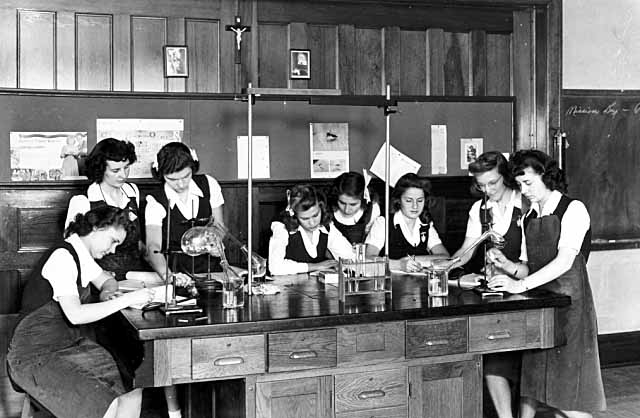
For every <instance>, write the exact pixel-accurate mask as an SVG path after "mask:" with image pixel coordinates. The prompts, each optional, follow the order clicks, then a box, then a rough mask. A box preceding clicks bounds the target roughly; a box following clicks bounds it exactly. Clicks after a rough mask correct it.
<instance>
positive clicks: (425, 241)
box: [366, 173, 449, 272]
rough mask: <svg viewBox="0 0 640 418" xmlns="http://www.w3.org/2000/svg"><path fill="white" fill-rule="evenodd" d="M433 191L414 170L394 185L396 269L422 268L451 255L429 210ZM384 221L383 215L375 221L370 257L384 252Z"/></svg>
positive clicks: (369, 243)
mask: <svg viewBox="0 0 640 418" xmlns="http://www.w3.org/2000/svg"><path fill="white" fill-rule="evenodd" d="M430 192H431V183H429V180H427V179H425V178H423V177H420V176H418V175H416V174H413V173H407V174H405V175H403V176H402V177H400V178H399V179H398V181H397V182H396V185H395V187H394V188H393V192H392V193H391V202H390V207H391V211H392V213H393V215H392V217H391V219H390V220H389V242H390V245H389V259H390V262H389V265H390V267H391V268H392V269H394V270H402V271H407V272H416V271H420V270H421V269H422V263H423V262H425V263H426V262H428V261H429V260H431V259H434V258H443V257H448V256H449V252H448V251H447V249H446V248H445V247H444V245H443V244H442V241H441V240H440V237H439V236H438V231H436V229H435V227H434V226H433V221H432V219H431V214H430V213H429V207H428V204H427V202H428V199H429V194H430ZM385 222H386V221H385V219H384V217H379V218H378V219H377V220H376V221H375V223H374V224H373V227H372V228H371V232H370V233H369V236H368V237H367V240H366V244H367V256H377V255H384V247H385ZM416 256H418V257H417V258H416Z"/></svg>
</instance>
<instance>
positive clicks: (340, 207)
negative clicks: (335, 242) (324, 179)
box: [329, 171, 380, 244]
mask: <svg viewBox="0 0 640 418" xmlns="http://www.w3.org/2000/svg"><path fill="white" fill-rule="evenodd" d="M367 187H368V185H367V184H366V181H365V178H364V176H363V175H362V174H360V173H356V172H354V171H349V172H348V173H342V174H340V175H339V176H338V177H336V178H335V179H334V180H333V185H332V187H331V193H330V199H329V202H330V206H331V212H332V214H333V225H334V226H335V227H336V228H338V230H339V231H340V232H341V233H342V235H344V236H345V238H347V239H348V240H349V242H350V243H352V244H354V243H364V241H365V238H366V237H367V234H368V233H369V231H370V230H371V226H372V225H373V222H374V221H375V220H376V219H377V218H378V216H380V206H379V205H378V203H376V202H373V201H372V200H371V197H370V196H371V193H370V192H369V190H368V188H367Z"/></svg>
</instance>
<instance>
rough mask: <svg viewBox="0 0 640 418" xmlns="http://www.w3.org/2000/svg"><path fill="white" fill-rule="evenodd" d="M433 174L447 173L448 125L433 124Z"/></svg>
mask: <svg viewBox="0 0 640 418" xmlns="http://www.w3.org/2000/svg"><path fill="white" fill-rule="evenodd" d="M431 174H447V125H431Z"/></svg>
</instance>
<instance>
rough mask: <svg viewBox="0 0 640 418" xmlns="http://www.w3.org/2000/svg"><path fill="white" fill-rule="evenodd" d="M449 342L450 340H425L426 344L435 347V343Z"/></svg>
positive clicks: (445, 343)
mask: <svg viewBox="0 0 640 418" xmlns="http://www.w3.org/2000/svg"><path fill="white" fill-rule="evenodd" d="M448 344H449V340H426V341H425V342H424V345H427V346H429V347H433V346H434V345H448Z"/></svg>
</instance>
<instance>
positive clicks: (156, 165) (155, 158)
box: [151, 154, 158, 171]
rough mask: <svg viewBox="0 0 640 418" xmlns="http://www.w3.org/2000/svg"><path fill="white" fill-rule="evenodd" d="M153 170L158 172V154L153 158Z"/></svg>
mask: <svg viewBox="0 0 640 418" xmlns="http://www.w3.org/2000/svg"><path fill="white" fill-rule="evenodd" d="M151 168H153V169H154V170H156V171H158V154H156V155H154V156H153V162H152V163H151Z"/></svg>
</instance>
